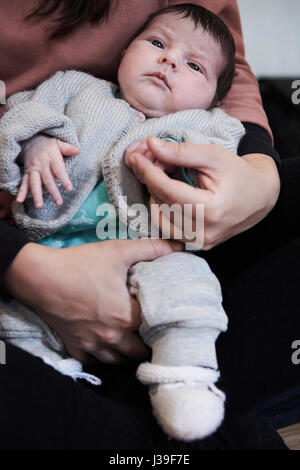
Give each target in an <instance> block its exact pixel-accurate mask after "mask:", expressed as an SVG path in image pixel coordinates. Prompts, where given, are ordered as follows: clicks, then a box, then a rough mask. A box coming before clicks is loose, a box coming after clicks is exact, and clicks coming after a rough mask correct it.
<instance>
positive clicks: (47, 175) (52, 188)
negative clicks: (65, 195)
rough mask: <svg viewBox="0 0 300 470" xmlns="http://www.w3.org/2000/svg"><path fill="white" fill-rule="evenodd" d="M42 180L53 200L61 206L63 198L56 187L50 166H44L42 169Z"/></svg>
mask: <svg viewBox="0 0 300 470" xmlns="http://www.w3.org/2000/svg"><path fill="white" fill-rule="evenodd" d="M42 180H43V183H44V185H45V187H46V188H47V190H48V192H49V194H50V196H52V199H53V201H54V202H55V204H56V205H57V206H61V205H62V203H63V199H62V197H61V194H60V192H59V189H58V187H57V184H56V181H55V178H54V176H53V174H52V173H51V170H50V168H44V169H43V171H42Z"/></svg>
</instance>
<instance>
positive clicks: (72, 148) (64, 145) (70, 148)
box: [57, 140, 81, 156]
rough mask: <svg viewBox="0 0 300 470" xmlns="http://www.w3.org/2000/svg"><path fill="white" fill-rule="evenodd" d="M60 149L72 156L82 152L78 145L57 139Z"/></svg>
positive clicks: (64, 153) (63, 153)
mask: <svg viewBox="0 0 300 470" xmlns="http://www.w3.org/2000/svg"><path fill="white" fill-rule="evenodd" d="M57 143H58V147H59V150H60V151H61V153H62V155H66V156H72V155H77V154H78V153H80V151H81V149H80V148H79V147H76V145H72V144H69V143H68V142H63V141H62V140H57Z"/></svg>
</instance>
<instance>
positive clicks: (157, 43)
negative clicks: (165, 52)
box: [151, 39, 164, 49]
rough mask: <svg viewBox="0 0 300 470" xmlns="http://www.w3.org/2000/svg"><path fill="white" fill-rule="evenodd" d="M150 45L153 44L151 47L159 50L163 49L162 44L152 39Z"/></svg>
mask: <svg viewBox="0 0 300 470" xmlns="http://www.w3.org/2000/svg"><path fill="white" fill-rule="evenodd" d="M151 44H153V46H155V47H159V48H160V49H163V48H164V46H163V43H162V42H160V41H158V40H157V39H152V41H151Z"/></svg>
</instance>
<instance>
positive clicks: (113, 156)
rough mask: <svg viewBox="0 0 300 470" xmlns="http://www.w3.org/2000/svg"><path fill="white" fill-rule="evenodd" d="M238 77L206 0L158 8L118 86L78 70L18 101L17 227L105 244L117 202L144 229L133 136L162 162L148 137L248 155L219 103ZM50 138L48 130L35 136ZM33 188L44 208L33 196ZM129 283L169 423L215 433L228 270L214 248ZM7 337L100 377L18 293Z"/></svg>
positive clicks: (10, 178)
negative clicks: (218, 272) (220, 273)
mask: <svg viewBox="0 0 300 470" xmlns="http://www.w3.org/2000/svg"><path fill="white" fill-rule="evenodd" d="M233 73H234V45H233V40H232V37H231V35H230V33H229V31H228V29H227V27H226V26H225V25H224V24H223V22H222V21H221V20H220V19H219V18H218V17H216V16H215V15H214V14H213V13H211V12H209V11H208V10H206V9H204V8H202V7H199V6H197V5H194V4H181V5H177V6H173V7H168V8H166V9H163V10H161V11H160V12H158V13H156V14H155V15H153V16H152V17H150V19H149V21H148V22H147V24H146V25H145V26H144V27H143V29H142V30H141V31H140V33H139V34H138V35H137V37H136V38H135V39H134V40H133V41H132V42H131V44H130V45H129V46H128V48H127V50H126V51H124V52H123V55H122V60H121V64H120V67H119V71H118V80H119V87H118V86H116V85H114V84H112V83H109V82H106V81H104V80H100V79H98V78H95V77H92V76H90V75H88V74H85V73H82V72H76V71H67V72H57V73H56V74H55V75H54V76H53V77H51V78H50V79H49V80H47V81H45V82H44V83H42V84H41V85H39V86H38V87H37V89H36V90H32V91H25V92H21V93H18V94H16V95H14V96H12V97H10V98H9V100H8V103H7V105H8V111H7V113H6V114H5V115H4V116H3V118H2V119H1V121H0V187H1V189H3V190H8V191H9V192H10V193H11V194H17V193H18V196H17V203H14V204H13V214H14V218H15V220H16V223H17V225H18V226H19V227H20V228H22V229H24V230H26V231H27V232H28V234H29V235H30V237H31V238H32V240H40V241H41V243H44V244H47V245H49V246H56V247H58V246H59V247H67V246H74V245H77V244H80V243H87V242H92V241H99V231H98V230H96V228H97V226H98V224H99V220H100V219H101V216H100V217H99V216H98V215H97V214H99V210H98V209H99V206H100V207H101V205H102V204H104V203H107V202H110V203H112V204H113V205H114V207H115V208H116V209H117V212H118V216H119V222H120V224H121V223H129V224H130V223H131V224H132V222H134V221H133V220H132V219H131V215H130V214H131V212H130V207H131V205H132V204H133V203H136V202H140V203H143V204H144V206H147V205H148V203H149V195H148V194H146V191H145V188H144V187H143V186H142V185H141V184H140V183H139V182H138V181H137V179H136V178H135V177H134V175H133V173H132V172H131V170H130V169H129V168H128V167H126V165H125V164H124V155H125V152H126V149H128V147H129V146H130V145H131V147H130V149H131V151H134V150H138V151H141V152H143V153H144V154H146V155H147V156H148V157H149V158H152V155H151V153H150V152H149V150H148V148H147V140H146V139H147V137H148V136H157V137H160V138H166V139H171V140H175V141H177V142H185V141H186V142H187V141H188V142H192V143H206V144H207V143H216V144H219V145H223V146H225V147H226V148H228V149H230V150H232V151H236V150H237V145H238V142H239V139H240V138H241V136H242V135H243V126H242V125H241V124H240V123H239V122H238V121H237V120H236V119H233V118H230V117H228V116H227V115H226V114H225V113H224V112H223V111H222V110H221V109H218V108H214V109H212V110H210V111H207V110H208V109H210V108H211V107H212V106H214V105H215V104H216V103H217V102H218V101H219V100H221V99H222V98H223V97H224V96H225V94H226V93H227V91H228V90H229V88H230V86H231V82H232V79H233ZM38 133H43V134H45V135H47V136H48V137H44V136H39V137H37V138H33V139H32V137H33V136H35V135H36V134H38ZM49 136H51V137H52V139H51V141H50V140H49ZM53 138H55V139H53ZM28 139H30V141H28ZM24 141H27V143H25V144H24ZM66 143H68V144H72V145H73V146H76V147H77V149H76V148H75V147H72V148H71V147H70V145H69V147H68V146H67V144H66ZM20 144H21V145H23V148H22V150H23V151H22V153H21V152H20V151H21V145H20ZM79 147H80V151H81V154H80V155H79V156H72V157H69V158H66V159H65V165H64V163H63V160H62V154H64V155H66V154H67V155H75V154H76V153H78V152H79ZM20 165H23V166H24V174H23V176H22V172H21V170H20ZM163 169H164V170H165V168H163ZM68 174H69V175H70V176H71V179H72V183H71V181H70V179H69V176H68ZM194 176H195V175H193V174H190V177H191V179H192V180H193V181H194V182H197V178H196V179H195V178H194ZM56 178H57V179H58V180H59V181H60V182H61V184H59V186H60V190H61V193H62V194H61V193H60V191H59V189H58V186H57V181H56ZM21 180H22V182H21ZM20 182H21V186H20ZM181 184H182V185H184V184H185V183H181ZM42 185H44V186H45V187H46V188H47V190H48V193H47V192H44V194H43V193H42ZM29 190H30V191H31V195H32V198H33V202H34V204H33V203H32V198H30V197H26V195H27V193H28V191H29ZM125 196H126V197H125ZM43 197H44V200H43ZM25 198H26V199H25ZM53 200H54V202H53ZM146 222H148V221H146V220H145V219H143V220H142V221H141V220H139V224H136V225H135V230H136V234H137V236H147V235H148V234H149V227H148V224H147V223H146ZM131 226H132V225H131ZM87 262H88V260H87ZM128 286H129V289H130V292H131V293H132V294H134V295H135V296H136V298H137V300H138V301H139V303H140V305H141V311H142V326H141V328H140V334H141V336H142V338H143V340H144V341H145V343H146V344H147V345H148V346H150V347H151V348H152V362H151V363H143V364H141V365H140V366H139V368H138V371H137V376H138V378H139V379H140V380H141V381H142V382H143V383H145V384H148V385H149V393H150V398H151V402H152V405H153V410H154V414H155V416H156V418H157V420H158V422H159V423H160V424H161V426H162V427H163V429H164V430H165V432H166V433H168V434H169V435H170V436H172V437H174V438H176V439H180V440H193V439H199V438H203V437H205V436H207V435H209V434H211V433H213V432H214V431H215V430H216V429H217V428H218V426H219V425H220V424H221V422H222V419H223V416H224V400H225V396H224V393H223V392H221V391H220V390H219V389H218V388H217V387H216V386H215V385H214V384H215V382H216V381H217V380H218V378H219V372H218V366H217V360H216V352H215V341H216V338H217V337H218V335H219V333H220V331H225V330H226V327H227V317H226V315H225V313H224V310H223V308H222V304H221V302H222V297H221V291H220V286H219V283H218V281H217V279H216V277H215V276H214V274H213V273H212V272H211V271H210V269H209V267H208V265H207V263H206V262H205V261H204V260H203V259H202V258H201V257H199V256H195V255H194V254H192V253H189V252H182V253H172V254H170V255H167V256H164V257H161V258H158V259H156V260H155V261H152V262H143V263H138V264H136V265H135V266H133V267H132V268H131V270H130V272H129V277H128ZM54 294H55V293H54ZM0 337H1V338H4V339H6V340H7V341H11V342H14V343H15V344H17V345H19V346H20V347H22V348H24V349H27V350H28V351H29V352H31V353H33V354H36V355H38V356H40V357H42V358H43V359H44V360H45V362H47V363H49V364H51V365H53V366H54V367H56V368H57V369H58V370H60V371H61V372H63V373H67V374H69V375H71V376H73V377H86V378H89V377H88V375H87V374H85V373H84V372H82V371H81V365H80V364H79V363H78V361H75V360H72V359H70V358H68V356H67V354H66V351H65V350H64V348H63V345H62V343H61V340H60V338H58V337H57V335H56V334H55V333H54V332H53V331H52V330H51V329H50V328H49V327H48V326H47V325H46V324H45V323H44V322H43V321H42V320H41V319H40V317H38V316H37V315H36V314H35V313H34V312H33V311H32V310H31V309H30V308H28V307H27V306H24V305H22V304H21V303H19V302H17V301H16V300H10V301H8V300H4V299H3V300H2V303H1V305H0Z"/></svg>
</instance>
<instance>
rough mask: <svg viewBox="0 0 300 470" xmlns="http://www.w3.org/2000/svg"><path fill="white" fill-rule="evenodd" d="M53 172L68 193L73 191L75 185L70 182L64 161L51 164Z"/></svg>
mask: <svg viewBox="0 0 300 470" xmlns="http://www.w3.org/2000/svg"><path fill="white" fill-rule="evenodd" d="M51 170H52V172H53V174H54V175H55V176H56V178H57V179H58V180H59V181H60V182H61V184H62V185H63V187H64V188H65V190H66V191H72V189H73V184H72V182H71V180H70V177H69V175H68V173H67V170H66V167H65V164H64V161H63V159H62V158H61V160H57V159H55V160H54V161H52V162H51Z"/></svg>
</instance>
